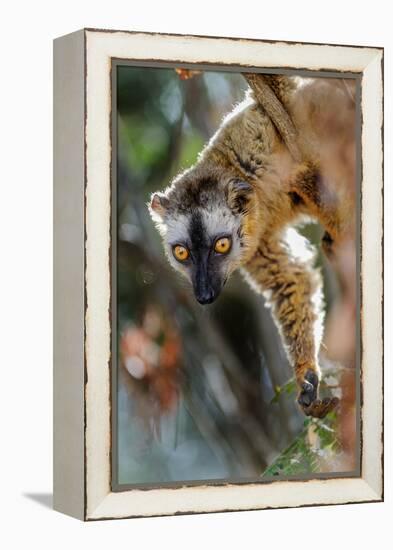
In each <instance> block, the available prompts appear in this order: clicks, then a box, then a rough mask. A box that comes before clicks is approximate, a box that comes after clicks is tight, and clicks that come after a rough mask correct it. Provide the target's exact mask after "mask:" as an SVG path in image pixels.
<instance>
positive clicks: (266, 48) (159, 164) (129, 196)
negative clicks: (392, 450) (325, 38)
mask: <svg viewBox="0 0 393 550" xmlns="http://www.w3.org/2000/svg"><path fill="white" fill-rule="evenodd" d="M382 212H383V50H382V49H381V48H371V47H361V46H338V45H325V44H304V43H287V42H271V41H263V40H243V39H233V38H218V37H217V38H214V37H201V36H181V35H165V34H147V33H139V32H125V31H104V30H95V29H85V30H81V31H78V32H75V33H73V34H70V35H67V36H64V37H61V38H58V39H57V40H55V42H54V217H55V233H54V264H55V265H54V275H55V295H54V300H55V311H54V326H55V328H54V350H55V351H54V506H55V508H56V509H57V510H59V511H61V512H64V513H67V514H69V515H72V516H75V517H77V518H80V519H83V520H97V519H107V518H128V517H137V516H138V517H139V516H157V515H171V514H183V513H202V512H217V511H231V510H232V511H235V510H256V509H264V508H283V507H295V506H309V505H326V504H344V503H360V502H377V501H381V500H382V499H383V355H382V349H383V326H382V303H383V257H382V240H383V221H382V216H383V214H382Z"/></svg>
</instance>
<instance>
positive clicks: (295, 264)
mask: <svg viewBox="0 0 393 550" xmlns="http://www.w3.org/2000/svg"><path fill="white" fill-rule="evenodd" d="M289 236H291V237H295V238H296V239H297V241H299V242H298V244H299V243H303V240H302V238H301V237H300V236H299V235H298V234H297V233H296V232H295V230H292V229H291V230H288V232H286V234H284V235H283V237H282V238H277V239H275V240H263V241H261V242H260V244H259V247H258V250H257V252H256V254H255V256H254V257H253V258H252V260H250V262H249V263H248V264H247V265H246V266H245V268H244V269H245V272H246V276H247V278H248V279H249V281H250V282H251V284H252V285H253V287H254V288H255V289H256V290H257V291H259V292H261V293H263V294H264V295H265V296H266V298H267V302H268V304H269V305H270V306H271V308H272V312H273V316H274V319H275V322H276V324H277V325H278V328H279V330H280V332H281V335H282V338H283V341H284V344H285V347H286V351H287V354H288V357H289V360H290V362H291V363H292V365H293V367H294V371H295V377H296V382H297V385H298V389H299V393H298V403H299V405H300V406H301V407H302V409H303V411H304V413H305V414H306V415H308V416H314V417H317V418H323V417H324V416H325V415H326V414H327V413H328V412H329V411H331V410H332V409H334V408H335V406H336V405H337V402H338V400H337V399H330V398H329V399H324V400H323V401H321V400H320V399H318V385H319V377H320V371H319V366H318V352H319V347H320V341H321V337H322V322H323V312H322V283H321V277H320V274H319V272H318V271H317V270H315V269H313V267H312V265H311V260H312V259H311V254H310V251H308V257H309V259H308V260H307V259H304V257H303V258H301V257H299V256H298V255H296V254H295V252H294V251H293V250H292V249H291V244H290V240H291V239H289V238H288V237H289ZM292 240H293V239H292ZM306 252H307V250H306Z"/></svg>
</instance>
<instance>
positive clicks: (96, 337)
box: [85, 30, 383, 519]
mask: <svg viewBox="0 0 393 550" xmlns="http://www.w3.org/2000/svg"><path fill="white" fill-rule="evenodd" d="M85 33H86V68H87V72H86V79H87V82H86V106H87V119H86V129H85V131H86V197H85V199H86V220H85V222H86V293H87V309H86V316H85V323H86V325H85V330H86V340H85V360H86V369H87V384H86V388H85V399H86V402H85V410H86V440H85V445H86V480H85V482H86V510H85V519H100V518H121V517H130V516H150V515H166V514H175V513H186V512H195V513H197V512H213V511H224V510H229V509H230V510H245V509H263V508H271V507H273V508H275V507H287V506H302V505H311V504H313V505H317V504H340V503H344V502H363V501H380V500H381V499H382V498H383V479H382V478H383V471H382V460H381V457H382V455H383V446H382V424H383V422H382V414H383V411H382V376H383V374H382V373H383V369H382V297H383V288H382V247H381V245H380V244H379V243H381V241H382V185H383V183H382V182H383V175H382V132H381V128H382V117H383V107H382V104H383V96H382V94H383V92H382V63H381V61H382V57H383V51H382V50H381V49H380V48H367V47H365V48H358V47H350V46H324V45H310V44H297V43H296V44H289V43H283V42H277V43H270V42H259V41H249V40H233V39H225V38H222V39H216V38H208V37H206V38H202V37H191V36H171V35H159V34H154V35H150V34H144V33H127V32H120V31H119V32H106V31H98V30H86V31H85ZM111 58H120V59H134V60H137V59H141V60H145V59H146V58H148V59H157V60H168V61H171V60H173V61H182V62H189V63H194V62H195V63H203V62H206V61H208V62H212V63H227V64H234V65H251V66H261V67H275V68H278V67H281V66H282V67H285V68H293V69H296V68H308V69H314V70H318V69H328V70H332V71H351V72H363V79H362V113H363V125H362V154H363V178H362V255H363V262H362V266H361V270H362V281H363V307H362V315H363V319H366V322H365V323H363V329H362V331H363V332H362V340H363V361H362V377H363V405H362V420H363V430H362V432H363V462H362V477H361V478H352V479H350V478H344V479H337V478H336V479H325V480H311V481H277V482H273V483H269V484H247V485H241V486H239V485H225V486H222V487H217V486H215V487H210V486H207V485H201V486H197V487H195V486H194V487H182V488H178V489H164V488H162V489H150V490H141V489H133V490H129V491H124V492H116V493H114V492H111V488H110V487H111V486H110V483H111V469H110V441H111V437H110V406H109V403H110V393H109V392H110V379H109V378H110V368H109V365H110V349H111V346H110V311H109V303H110V273H109V266H110V258H109V247H110V242H109V231H110V162H111V149H110V126H109V119H110V109H111V89H110V86H111V82H110V69H111ZM376 243H377V245H376Z"/></svg>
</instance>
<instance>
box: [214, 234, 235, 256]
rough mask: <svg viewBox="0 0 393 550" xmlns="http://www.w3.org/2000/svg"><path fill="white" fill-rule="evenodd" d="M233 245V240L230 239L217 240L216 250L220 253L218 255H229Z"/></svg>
mask: <svg viewBox="0 0 393 550" xmlns="http://www.w3.org/2000/svg"><path fill="white" fill-rule="evenodd" d="M231 244H232V242H231V239H229V238H228V237H222V238H221V239H217V240H216V244H215V245H214V250H215V251H216V252H218V254H227V253H228V252H229V250H230V249H231Z"/></svg>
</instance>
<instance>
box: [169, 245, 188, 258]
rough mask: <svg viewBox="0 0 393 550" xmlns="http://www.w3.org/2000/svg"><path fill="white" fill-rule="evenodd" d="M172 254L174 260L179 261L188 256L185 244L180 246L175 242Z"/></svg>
mask: <svg viewBox="0 0 393 550" xmlns="http://www.w3.org/2000/svg"><path fill="white" fill-rule="evenodd" d="M173 255H174V256H175V258H176V260H178V261H179V262H184V261H185V260H187V258H188V257H189V255H190V253H189V252H188V250H187V248H186V247H185V246H182V245H181V244H177V245H176V246H174V247H173Z"/></svg>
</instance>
